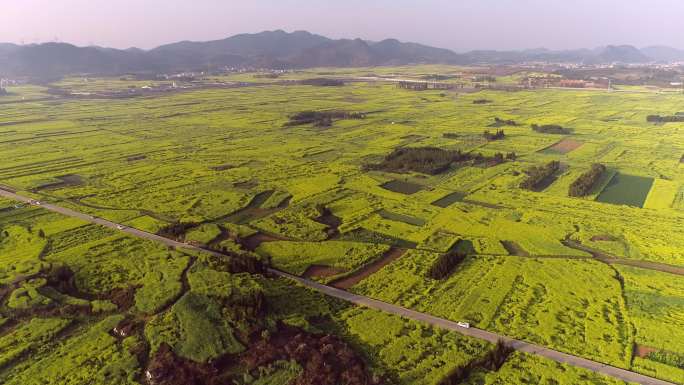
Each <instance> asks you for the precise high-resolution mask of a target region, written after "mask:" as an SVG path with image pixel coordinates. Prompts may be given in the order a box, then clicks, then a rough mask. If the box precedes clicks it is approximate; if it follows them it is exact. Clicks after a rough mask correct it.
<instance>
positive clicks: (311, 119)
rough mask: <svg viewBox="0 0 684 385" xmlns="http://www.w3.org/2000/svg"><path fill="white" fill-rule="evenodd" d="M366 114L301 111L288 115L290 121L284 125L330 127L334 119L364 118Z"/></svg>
mask: <svg viewBox="0 0 684 385" xmlns="http://www.w3.org/2000/svg"><path fill="white" fill-rule="evenodd" d="M365 117H366V114H364V113H362V112H347V111H302V112H298V113H296V114H294V115H292V116H290V121H289V122H287V123H285V127H292V126H301V125H304V124H312V123H313V125H314V126H315V127H330V126H331V125H332V123H333V121H334V120H342V119H364V118H365Z"/></svg>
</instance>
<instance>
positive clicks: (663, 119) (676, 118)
mask: <svg viewBox="0 0 684 385" xmlns="http://www.w3.org/2000/svg"><path fill="white" fill-rule="evenodd" d="M646 121H647V122H649V123H675V122H684V114H683V115H679V114H677V115H670V116H661V115H649V116H647V117H646Z"/></svg>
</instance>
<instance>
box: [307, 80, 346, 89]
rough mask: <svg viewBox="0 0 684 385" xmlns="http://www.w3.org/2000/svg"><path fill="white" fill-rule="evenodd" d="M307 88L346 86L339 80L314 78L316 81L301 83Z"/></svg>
mask: <svg viewBox="0 0 684 385" xmlns="http://www.w3.org/2000/svg"><path fill="white" fill-rule="evenodd" d="M299 83H300V84H303V85H305V86H318V87H341V86H343V85H344V81H342V80H338V79H328V78H314V79H304V80H302V81H300V82H299Z"/></svg>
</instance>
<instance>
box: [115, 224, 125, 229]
mask: <svg viewBox="0 0 684 385" xmlns="http://www.w3.org/2000/svg"><path fill="white" fill-rule="evenodd" d="M116 229H117V230H123V229H124V227H123V226H121V225H116Z"/></svg>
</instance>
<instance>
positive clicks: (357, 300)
mask: <svg viewBox="0 0 684 385" xmlns="http://www.w3.org/2000/svg"><path fill="white" fill-rule="evenodd" d="M0 196H2V197H5V198H9V199H12V200H15V201H20V202H24V203H29V204H31V203H32V202H35V201H34V200H33V199H31V198H27V197H24V196H21V195H18V194H15V193H14V192H12V191H8V190H4V189H1V188H0ZM40 207H43V208H45V209H46V210H50V211H53V212H57V213H60V214H63V215H67V216H70V217H74V218H79V219H82V220H84V221H87V222H91V223H94V224H98V225H101V226H105V227H109V228H112V229H115V230H120V231H122V232H124V233H127V234H130V235H133V236H135V237H139V238H144V239H149V240H153V241H157V242H161V243H163V244H166V245H168V246H172V247H178V248H186V249H192V250H198V251H204V252H208V253H212V254H215V255H219V256H221V255H222V254H221V253H218V252H215V251H211V250H207V249H203V248H200V247H196V246H192V245H188V244H185V243H182V242H178V241H174V240H172V239H168V238H164V237H161V236H159V235H156V234H152V233H148V232H146V231H142V230H138V229H134V228H130V227H126V226H123V225H120V224H118V223H115V222H111V221H108V220H106V219H102V218H97V217H93V216H90V215H88V214H84V213H81V212H78V211H74V210H71V209H68V208H65V207H61V206H56V205H53V204H49V203H44V202H41V204H40ZM269 272H270V273H272V274H275V275H277V276H280V277H283V278H287V279H290V280H293V281H296V282H299V283H300V284H302V285H304V286H306V287H308V288H311V289H313V290H316V291H319V292H321V293H323V294H325V295H328V296H331V297H335V298H338V299H341V300H343V301H347V302H350V303H353V304H356V305H358V306H365V307H368V308H372V309H376V310H380V311H383V312H386V313H390V314H395V315H398V316H401V317H404V318H408V319H412V320H415V321H421V322H425V323H428V324H430V325H433V326H436V327H439V328H443V329H447V330H451V331H455V332H458V333H461V334H463V335H466V336H469V337H474V338H479V339H482V340H485V341H489V342H492V343H496V342H497V341H499V340H504V341H505V342H507V343H508V344H509V345H510V346H511V347H513V348H514V349H516V350H519V351H521V352H525V353H529V354H536V355H538V356H541V357H545V358H548V359H551V360H554V361H557V362H562V363H567V364H569V365H573V366H577V367H580V368H584V369H588V370H591V371H593V372H596V373H600V374H604V375H607V376H611V377H614V378H617V379H620V380H622V381H626V382H631V383H638V384H644V385H675V384H674V383H671V382H667V381H663V380H659V379H657V378H653V377H649V376H645V375H643V374H639V373H635V372H632V371H629V370H625V369H620V368H616V367H614V366H610V365H606V364H602V363H600V362H596V361H592V360H589V359H586V358H582V357H578V356H573V355H570V354H567V353H562V352H559V351H557V350H553V349H549V348H546V347H544V346H539V345H535V344H532V343H529V342H525V341H521V340H517V339H514V338H510V337H507V336H504V335H501V334H497V333H492V332H489V331H486V330H482V329H477V328H473V327H470V328H464V327H461V326H459V325H458V324H457V323H456V322H454V321H450V320H447V319H444V318H439V317H435V316H432V315H429V314H425V313H421V312H417V311H415V310H411V309H407V308H404V307H401V306H397V305H393V304H390V303H386V302H382V301H378V300H375V299H372V298H368V297H364V296H362V295H358V294H353V293H350V292H348V291H345V290H340V289H336V288H334V287H330V286H326V285H323V284H320V283H318V282H314V281H311V280H309V279H306V278H302V277H299V276H295V275H292V274H289V273H286V272H284V271H280V270H277V269H269Z"/></svg>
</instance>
